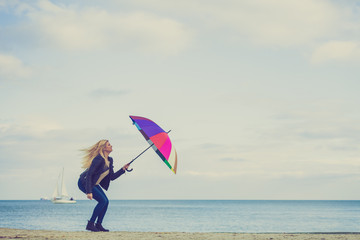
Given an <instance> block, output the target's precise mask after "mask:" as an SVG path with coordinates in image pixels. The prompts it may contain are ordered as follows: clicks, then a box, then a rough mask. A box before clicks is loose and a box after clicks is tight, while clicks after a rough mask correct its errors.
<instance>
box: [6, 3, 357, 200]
mask: <svg viewBox="0 0 360 240" xmlns="http://www.w3.org/2000/svg"><path fill="white" fill-rule="evenodd" d="M359 65H360V1H358V0H346V1H335V0H333V1H332V0H303V1H289V0H243V1H236V0H225V1H209V0H195V1H194V0H184V1H166V0H121V1H119V0H106V1H95V0H87V1H66V0H62V1H58V0H39V1H33V0H28V1H26V0H23V1H20V0H19V1H17V0H0V99H1V101H0V109H1V112H0V199H39V198H40V197H42V196H48V197H50V196H51V194H52V192H53V190H54V187H55V184H56V180H57V177H58V174H59V172H60V171H61V169H62V168H63V167H64V168H65V179H66V185H67V189H68V192H69V193H70V194H72V195H73V196H74V197H75V198H77V199H85V196H84V194H82V193H81V192H80V191H79V190H78V189H77V186H76V184H77V179H78V176H79V174H80V173H81V172H82V169H81V167H80V162H81V157H82V156H81V152H80V151H79V149H82V148H85V147H88V146H90V145H92V144H94V143H95V142H97V141H98V140H100V139H109V140H110V142H111V143H112V145H113V148H114V151H113V153H112V154H111V155H112V157H113V158H114V160H115V168H116V169H118V168H120V167H122V166H123V165H124V164H125V163H126V162H128V161H130V160H131V159H132V158H134V157H135V156H136V155H137V154H138V153H140V152H141V151H142V150H143V149H145V148H146V147H147V143H146V141H145V140H144V139H143V137H142V136H141V134H140V133H139V132H138V131H137V129H136V127H134V126H132V124H131V120H130V118H129V117H128V116H129V115H139V116H144V117H147V118H150V119H152V120H154V121H155V122H157V123H158V124H159V125H160V126H162V127H163V128H164V129H165V130H170V129H171V130H172V131H171V133H170V136H171V139H172V141H173V143H174V145H175V146H176V149H177V152H178V161H179V163H178V174H177V175H174V174H173V173H172V172H171V171H170V170H169V169H168V168H167V167H166V165H165V164H163V163H162V162H161V160H160V158H159V157H157V155H156V154H155V153H154V152H153V151H152V150H151V151H148V152H146V153H145V154H144V155H143V156H142V157H141V158H139V159H138V160H136V162H134V164H133V165H132V166H133V167H134V171H133V172H132V173H127V174H126V175H125V176H122V177H120V178H119V179H118V180H117V181H115V182H112V184H111V187H110V191H109V192H108V196H109V198H111V199H360V191H359V189H360V124H359V122H360V111H359V105H360V94H359V93H360V82H359V79H360V68H359Z"/></svg>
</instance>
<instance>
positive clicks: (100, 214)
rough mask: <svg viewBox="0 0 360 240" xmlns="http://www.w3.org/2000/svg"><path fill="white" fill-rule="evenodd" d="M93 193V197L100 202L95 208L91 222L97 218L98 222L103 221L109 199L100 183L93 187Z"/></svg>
mask: <svg viewBox="0 0 360 240" xmlns="http://www.w3.org/2000/svg"><path fill="white" fill-rule="evenodd" d="M92 194H93V198H94V199H95V200H96V201H97V202H98V204H97V205H96V206H95V208H94V211H93V214H92V216H91V218H90V222H95V220H96V218H97V219H98V220H97V222H98V223H102V220H103V218H104V216H105V213H106V210H107V207H108V205H109V200H108V198H107V197H106V195H105V193H104V191H103V190H102V189H101V187H100V186H99V185H96V186H95V187H93V189H92Z"/></svg>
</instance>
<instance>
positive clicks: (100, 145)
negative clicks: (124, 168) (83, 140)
mask: <svg viewBox="0 0 360 240" xmlns="http://www.w3.org/2000/svg"><path fill="white" fill-rule="evenodd" d="M107 142H108V140H100V141H98V142H97V143H95V144H94V145H93V146H91V147H89V148H84V149H81V150H80V151H82V152H84V154H85V155H84V157H83V160H82V168H84V169H87V168H89V167H90V165H91V163H92V161H93V159H94V158H95V157H96V156H97V155H99V154H100V156H102V157H103V158H104V159H105V164H106V166H108V167H109V165H110V163H109V160H108V158H107V157H105V155H104V148H105V146H106V143H107Z"/></svg>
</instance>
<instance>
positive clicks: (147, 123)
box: [130, 116, 177, 174]
mask: <svg viewBox="0 0 360 240" xmlns="http://www.w3.org/2000/svg"><path fill="white" fill-rule="evenodd" d="M130 118H131V120H132V121H133V124H134V125H135V126H136V127H137V129H138V130H139V131H140V132H141V134H142V135H143V136H144V138H145V139H146V141H147V142H148V143H149V144H150V147H152V148H153V149H154V151H155V152H156V153H157V154H158V155H159V156H160V158H161V159H162V160H163V161H164V163H165V164H166V165H167V166H168V167H169V168H170V169H171V170H172V171H173V172H174V173H175V174H176V168H177V154H176V150H175V148H174V146H173V145H172V143H171V140H170V138H169V135H168V133H169V132H170V131H168V132H165V131H164V130H163V129H162V128H161V127H159V126H158V125H157V124H156V123H154V122H153V121H151V120H150V119H147V118H144V117H139V116H130ZM150 147H148V148H147V149H145V150H144V151H143V152H142V153H140V154H139V155H138V156H137V157H136V158H134V159H133V160H132V161H131V162H130V163H132V162H133V161H135V159H137V158H138V157H139V156H140V155H141V154H143V153H144V152H145V151H146V150H148V149H149V148H150Z"/></svg>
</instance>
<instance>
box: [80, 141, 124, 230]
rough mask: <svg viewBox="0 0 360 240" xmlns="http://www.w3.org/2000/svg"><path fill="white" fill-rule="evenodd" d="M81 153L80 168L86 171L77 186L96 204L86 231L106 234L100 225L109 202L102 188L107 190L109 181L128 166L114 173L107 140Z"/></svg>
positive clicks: (110, 149)
mask: <svg viewBox="0 0 360 240" xmlns="http://www.w3.org/2000/svg"><path fill="white" fill-rule="evenodd" d="M82 151H83V152H85V156H84V158H83V162H82V164H83V165H82V167H83V168H85V169H86V170H85V171H84V172H83V173H82V174H81V175H80V178H79V181H78V186H79V189H80V190H81V191H82V192H84V193H85V194H86V196H87V198H88V199H90V200H92V199H95V200H96V201H97V202H98V204H97V205H96V206H95V208H94V211H93V214H92V216H91V218H90V220H89V221H88V224H87V226H86V230H89V231H93V232H99V231H103V232H108V231H109V230H107V229H105V228H104V227H103V226H102V225H101V224H102V221H103V218H104V216H105V213H106V210H107V207H108V205H109V200H108V198H107V197H106V195H105V193H104V191H103V190H102V188H104V189H105V190H108V188H109V185H110V180H115V179H117V178H118V177H120V176H121V175H122V174H123V173H125V170H127V169H128V167H129V164H126V165H125V166H123V167H122V168H121V169H120V170H119V171H117V172H114V170H113V168H114V167H113V159H112V158H111V157H109V154H110V153H111V152H112V146H111V144H110V143H109V141H108V140H100V141H99V142H97V143H96V144H95V145H93V146H92V147H89V148H87V149H83V150H82ZM100 186H101V187H102V188H101V187H100Z"/></svg>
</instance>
